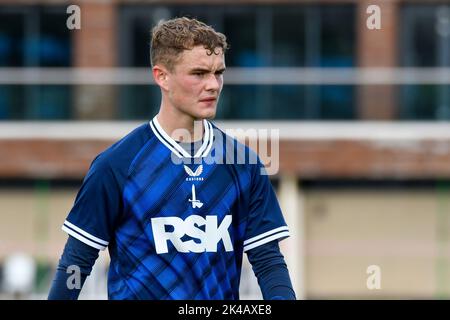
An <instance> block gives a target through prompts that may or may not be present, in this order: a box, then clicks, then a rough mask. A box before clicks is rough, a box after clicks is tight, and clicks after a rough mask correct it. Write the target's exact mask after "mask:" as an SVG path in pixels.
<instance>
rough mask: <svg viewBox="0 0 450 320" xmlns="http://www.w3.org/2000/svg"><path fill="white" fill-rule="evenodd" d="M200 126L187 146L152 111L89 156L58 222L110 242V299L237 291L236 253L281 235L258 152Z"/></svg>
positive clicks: (78, 234) (83, 237)
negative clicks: (192, 146) (194, 142)
mask: <svg viewBox="0 0 450 320" xmlns="http://www.w3.org/2000/svg"><path fill="white" fill-rule="evenodd" d="M203 127H204V132H203V139H202V144H201V146H200V147H199V148H197V150H195V154H193V155H191V154H190V153H188V152H187V151H186V150H185V149H183V148H182V147H181V146H180V145H179V144H178V143H177V142H176V141H175V140H173V139H172V138H171V137H170V136H169V135H168V134H167V133H166V132H164V130H163V129H162V128H161V126H160V125H159V123H158V120H157V118H156V117H154V118H153V120H152V121H150V123H146V124H144V125H142V126H140V127H138V128H136V129H135V130H134V131H132V132H131V133H130V134H128V135H127V136H126V137H124V138H123V139H121V140H120V141H118V142H117V143H115V144H114V145H112V146H111V147H110V148H108V149H107V150H105V151H104V152H102V153H101V154H99V155H98V156H97V157H96V158H95V159H94V161H93V162H92V164H91V167H90V169H89V172H88V173H87V175H86V177H85V179H84V181H83V184H82V186H81V188H80V190H79V192H78V194H77V197H76V199H75V203H74V206H73V208H72V210H71V211H70V213H69V215H68V217H67V219H66V221H65V222H64V224H63V227H62V229H63V230H64V231H66V232H67V233H68V234H70V235H71V236H73V237H75V238H77V239H78V240H80V241H82V242H84V243H86V244H88V245H90V246H92V247H94V248H97V249H100V250H104V249H106V248H107V247H108V250H109V254H110V258H111V263H110V267H109V273H108V297H109V299H158V300H161V299H227V300H228V299H231V300H235V299H239V281H240V273H241V266H242V255H243V252H245V251H248V250H251V249H253V248H256V247H258V246H261V245H263V244H265V243H268V242H270V241H273V240H276V239H278V240H281V239H283V238H286V237H288V236H289V231H288V227H287V226H286V223H285V221H284V219H283V215H282V213H281V210H280V207H279V204H278V201H277V198H276V196H275V193H274V190H273V188H272V185H271V183H270V180H269V179H268V176H267V175H265V174H263V173H264V166H263V164H262V163H261V161H260V159H259V158H258V157H257V155H256V154H255V153H254V152H253V151H252V150H250V149H249V148H248V147H247V146H245V145H243V144H241V143H239V142H238V141H237V140H235V139H233V138H231V137H230V136H228V135H226V134H225V133H224V132H223V131H221V130H220V129H218V128H217V127H216V126H214V125H213V124H212V123H211V122H209V121H207V120H203ZM252 159H253V160H254V161H252Z"/></svg>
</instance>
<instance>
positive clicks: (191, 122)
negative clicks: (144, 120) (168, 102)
mask: <svg viewBox="0 0 450 320" xmlns="http://www.w3.org/2000/svg"><path fill="white" fill-rule="evenodd" d="M156 118H157V119H158V122H159V124H160V125H161V127H162V128H163V130H164V131H165V132H166V133H167V134H168V135H170V137H171V138H172V139H174V140H176V141H180V142H194V141H198V140H201V139H202V137H203V121H202V120H197V119H194V118H193V117H191V116H189V115H187V114H185V113H180V112H178V110H176V109H175V108H170V109H169V108H164V106H163V105H161V108H160V110H159V112H158V114H157V115H156Z"/></svg>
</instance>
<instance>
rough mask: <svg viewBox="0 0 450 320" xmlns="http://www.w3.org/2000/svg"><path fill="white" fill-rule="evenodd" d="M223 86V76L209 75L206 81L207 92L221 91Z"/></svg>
mask: <svg viewBox="0 0 450 320" xmlns="http://www.w3.org/2000/svg"><path fill="white" fill-rule="evenodd" d="M221 84H222V80H221V76H220V75H216V74H209V75H208V79H207V80H206V87H205V89H206V91H214V92H217V91H219V89H220V87H221Z"/></svg>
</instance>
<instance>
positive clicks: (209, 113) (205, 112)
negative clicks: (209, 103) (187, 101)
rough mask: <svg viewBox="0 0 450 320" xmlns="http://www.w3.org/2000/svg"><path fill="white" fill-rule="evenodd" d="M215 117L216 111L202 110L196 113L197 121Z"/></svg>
mask: <svg viewBox="0 0 450 320" xmlns="http://www.w3.org/2000/svg"><path fill="white" fill-rule="evenodd" d="M215 116H216V109H215V108H214V109H210V110H202V111H200V112H199V113H197V118H199V119H213V118H214V117H215Z"/></svg>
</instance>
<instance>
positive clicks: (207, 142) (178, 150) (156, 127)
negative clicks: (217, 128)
mask: <svg viewBox="0 0 450 320" xmlns="http://www.w3.org/2000/svg"><path fill="white" fill-rule="evenodd" d="M149 124H150V128H151V129H152V131H153V133H154V134H155V136H156V137H157V138H158V139H159V141H161V142H162V143H163V144H164V145H165V146H166V147H167V148H169V150H170V151H172V152H173V153H174V154H175V155H176V156H178V157H179V158H182V157H185V158H198V157H205V156H206V155H208V153H209V151H210V150H211V147H212V143H213V140H214V133H213V129H212V125H211V123H209V121H207V120H206V119H203V127H204V129H205V133H204V139H203V144H202V145H201V147H200V148H199V149H198V151H197V153H196V154H195V155H194V156H192V155H190V154H189V153H188V152H187V151H186V150H184V149H183V148H182V147H181V146H180V145H179V144H178V143H177V142H176V141H175V140H173V139H172V137H170V136H169V135H168V134H167V133H166V132H165V131H164V129H163V128H162V127H161V125H160V124H159V122H158V119H157V118H156V116H155V117H153V119H152V120H151V121H150V122H149Z"/></svg>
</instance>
